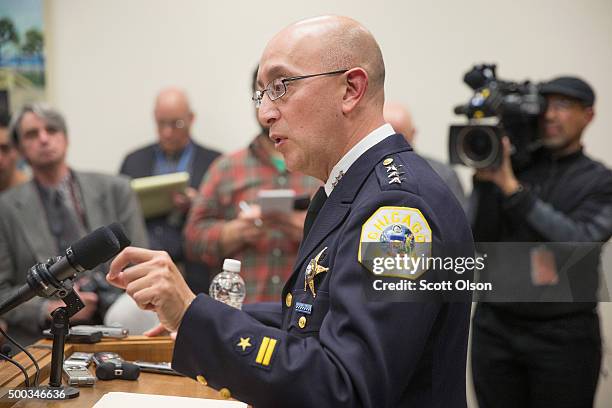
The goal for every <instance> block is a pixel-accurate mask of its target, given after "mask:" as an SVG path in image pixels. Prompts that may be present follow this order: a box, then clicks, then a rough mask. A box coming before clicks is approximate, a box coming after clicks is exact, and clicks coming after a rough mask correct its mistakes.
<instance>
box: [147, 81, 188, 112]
mask: <svg viewBox="0 0 612 408" xmlns="http://www.w3.org/2000/svg"><path fill="white" fill-rule="evenodd" d="M167 108H172V109H175V110H177V111H181V113H183V114H187V113H190V112H191V108H190V106H189V99H188V98H187V94H186V93H185V91H184V90H182V89H180V88H175V87H169V88H164V89H162V90H161V91H160V92H159V93H158V94H157V98H155V110H158V109H167Z"/></svg>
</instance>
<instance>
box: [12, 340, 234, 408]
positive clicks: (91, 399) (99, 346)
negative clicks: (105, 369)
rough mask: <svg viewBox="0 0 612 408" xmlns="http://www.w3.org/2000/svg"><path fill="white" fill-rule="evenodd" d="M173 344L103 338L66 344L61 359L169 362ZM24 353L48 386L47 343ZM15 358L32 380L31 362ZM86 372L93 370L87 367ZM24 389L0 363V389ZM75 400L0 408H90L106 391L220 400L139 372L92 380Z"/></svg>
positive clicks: (184, 383) (174, 379)
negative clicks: (87, 356)
mask: <svg viewBox="0 0 612 408" xmlns="http://www.w3.org/2000/svg"><path fill="white" fill-rule="evenodd" d="M173 348H174V341H173V340H172V339H170V337H156V338H148V337H144V336H130V337H128V338H126V339H122V340H113V339H105V340H102V341H101V342H100V343H96V344H67V345H66V347H65V349H64V350H65V356H66V357H68V356H70V354H72V353H74V352H75V351H84V352H89V353H95V352H98V351H112V352H115V353H117V354H119V355H120V356H121V357H123V358H124V359H125V360H127V361H133V360H142V361H156V362H160V361H171V360H172V350H173ZM28 351H30V353H32V355H33V356H34V358H35V359H36V360H37V361H38V365H39V366H40V370H41V377H40V378H41V381H40V383H41V385H44V384H48V383H49V373H50V366H51V341H50V340H41V341H39V342H38V343H36V344H34V345H32V346H30V347H29V348H28ZM15 359H16V360H17V361H18V362H19V363H20V364H22V365H23V366H24V367H25V368H26V370H27V372H28V374H29V376H30V382H33V381H34V373H35V371H36V370H35V368H34V365H33V364H32V362H31V360H30V359H29V358H28V357H27V356H26V355H25V354H24V353H19V354H18V355H17V356H16V357H15ZM89 370H90V372H91V373H92V374H93V373H94V369H93V367H91V366H90V368H89ZM23 386H24V376H23V374H22V372H21V371H20V370H18V369H17V368H16V367H15V366H13V365H12V364H10V363H8V362H6V361H1V362H0V388H16V387H23ZM79 390H80V392H81V393H80V395H79V397H77V398H75V399H72V400H63V401H48V400H21V401H18V402H11V403H1V402H0V407H2V408H4V407H19V408H22V407H60V406H61V407H91V406H93V405H94V404H95V403H96V401H98V400H99V399H100V398H102V396H103V395H104V394H105V393H107V392H110V391H122V392H133V393H141V394H158V395H174V396H183V397H196V398H210V399H222V397H221V395H220V394H219V392H218V391H216V390H214V389H212V388H209V387H206V386H204V385H202V384H200V383H199V382H197V381H194V380H192V379H190V378H186V377H178V376H173V375H164V374H152V373H141V374H140V377H139V378H138V380H137V381H127V380H111V381H100V380H96V384H95V385H94V386H93V387H80V388H79Z"/></svg>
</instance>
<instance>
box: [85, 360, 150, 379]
mask: <svg viewBox="0 0 612 408" xmlns="http://www.w3.org/2000/svg"><path fill="white" fill-rule="evenodd" d="M139 376H140V367H138V366H137V365H135V364H132V363H121V366H118V365H115V363H113V362H111V361H107V362H106V363H102V364H100V365H99V366H98V367H97V368H96V377H98V379H100V380H103V381H107V380H115V379H119V380H132V381H133V380H137V379H138V377H139Z"/></svg>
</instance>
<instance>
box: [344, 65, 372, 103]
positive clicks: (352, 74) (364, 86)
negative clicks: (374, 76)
mask: <svg viewBox="0 0 612 408" xmlns="http://www.w3.org/2000/svg"><path fill="white" fill-rule="evenodd" d="M345 75H346V88H345V92H344V96H343V98H342V111H343V112H344V113H349V112H351V111H352V110H353V109H355V107H356V106H357V105H358V104H359V102H360V101H361V99H362V98H363V96H364V95H365V93H366V91H367V90H368V80H369V78H368V73H367V72H366V71H365V70H364V69H363V68H359V67H357V68H353V69H351V70H349V71H348V72H346V74H345Z"/></svg>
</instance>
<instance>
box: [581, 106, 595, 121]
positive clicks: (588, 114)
mask: <svg viewBox="0 0 612 408" xmlns="http://www.w3.org/2000/svg"><path fill="white" fill-rule="evenodd" d="M594 117H595V108H593V107H592V106H589V107H586V108H584V126H586V125H588V124H589V123H591V121H592V120H593V118H594Z"/></svg>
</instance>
